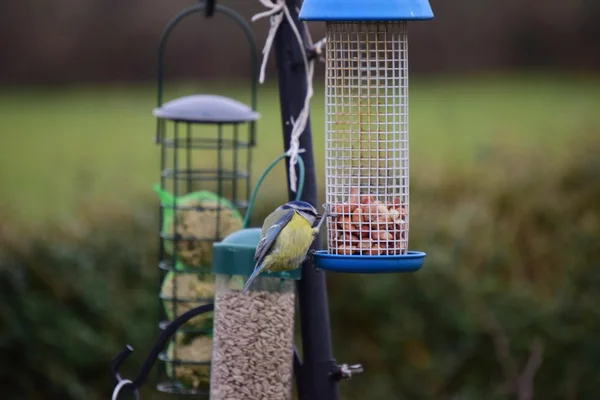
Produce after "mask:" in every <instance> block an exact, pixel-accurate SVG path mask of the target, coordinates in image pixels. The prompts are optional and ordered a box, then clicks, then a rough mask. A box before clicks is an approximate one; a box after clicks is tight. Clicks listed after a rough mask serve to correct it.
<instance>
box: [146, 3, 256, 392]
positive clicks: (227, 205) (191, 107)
mask: <svg viewBox="0 0 600 400" xmlns="http://www.w3.org/2000/svg"><path fill="white" fill-rule="evenodd" d="M212 3H214V2H211V4H209V5H206V4H196V5H194V6H191V7H188V8H186V9H184V10H182V11H181V12H180V13H178V14H177V15H175V16H174V17H173V18H172V19H171V21H170V22H169V23H168V24H167V25H166V27H165V29H164V31H163V33H162V36H161V38H160V42H159V46H158V88H157V98H158V99H157V100H158V101H157V103H158V104H157V106H156V108H154V110H153V115H154V117H155V118H156V136H155V142H156V143H157V144H158V145H159V146H160V183H157V184H156V185H155V187H154V190H155V191H156V192H157V194H158V197H159V199H160V233H159V262H158V266H159V269H160V271H161V273H160V279H161V283H160V288H161V290H160V294H159V298H160V303H161V307H160V311H161V315H160V317H159V318H160V322H159V328H160V329H161V330H162V331H163V332H165V331H166V330H167V329H170V326H171V324H172V323H173V322H174V321H175V320H177V318H179V317H181V316H182V315H186V314H187V313H188V312H191V311H192V310H194V309H195V308H197V307H202V306H208V305H211V304H212V303H213V302H214V296H215V281H214V275H213V274H212V273H211V261H212V251H213V243H215V242H217V241H220V240H223V238H225V237H226V236H227V235H229V234H231V233H233V232H237V231H239V230H240V229H242V227H243V224H244V222H243V220H244V218H243V216H242V210H244V209H246V207H247V206H248V201H249V196H250V167H251V163H252V158H251V156H252V151H251V150H252V148H253V147H254V145H255V143H256V133H255V132H256V121H257V120H258V119H259V117H260V115H259V114H258V113H257V112H256V103H257V101H256V98H257V96H256V86H257V77H258V62H257V58H256V44H255V41H254V35H253V32H252V29H251V27H250V26H249V25H248V23H247V22H246V21H245V20H244V18H243V17H241V16H240V15H239V14H237V13H236V12H234V11H233V10H231V9H229V8H227V7H222V6H219V5H215V4H212ZM207 7H208V8H207ZM213 12H214V14H215V17H216V16H217V15H218V14H224V16H225V17H228V19H232V20H233V22H235V23H236V24H237V25H238V26H239V27H240V28H241V29H242V31H243V33H244V34H245V36H246V38H247V39H248V43H249V47H250V57H251V64H250V68H249V69H250V71H249V72H250V82H249V86H250V96H249V97H250V105H247V104H244V103H242V102H240V101H238V100H234V99H231V98H228V97H224V96H220V95H216V94H202V93H193V94H189V95H186V96H182V97H178V98H174V99H170V100H169V101H167V102H163V97H164V93H163V91H164V82H163V80H164V71H165V65H164V64H165V60H164V59H165V57H164V56H165V48H166V43H167V40H168V39H169V38H170V36H171V33H172V32H173V30H174V28H175V27H176V26H177V25H178V24H179V23H180V22H181V21H182V20H184V19H185V18H187V17H189V16H192V15H196V16H198V17H201V18H202V17H205V16H208V17H212V15H213ZM213 323H214V315H213V312H212V310H211V311H207V312H204V313H201V314H197V315H195V316H194V317H193V318H189V319H188V320H186V321H185V322H184V323H182V324H181V325H180V326H178V327H177V330H176V331H175V332H174V335H173V338H172V340H171V343H170V344H169V345H168V346H167V348H166V349H165V351H163V352H162V353H161V354H159V355H158V359H159V360H161V361H162V362H164V368H162V369H161V371H162V373H163V374H165V375H166V377H161V376H159V383H158V385H157V389H158V390H159V391H162V392H168V393H177V394H188V395H195V396H199V395H204V396H208V393H209V382H210V368H211V355H212V330H213Z"/></svg>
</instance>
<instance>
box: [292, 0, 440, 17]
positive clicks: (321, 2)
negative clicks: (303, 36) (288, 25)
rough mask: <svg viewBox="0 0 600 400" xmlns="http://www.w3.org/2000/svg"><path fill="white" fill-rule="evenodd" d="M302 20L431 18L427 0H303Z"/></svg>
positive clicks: (431, 12)
mask: <svg viewBox="0 0 600 400" xmlns="http://www.w3.org/2000/svg"><path fill="white" fill-rule="evenodd" d="M298 18H299V19H300V20H305V21H417V20H428V19H432V18H433V11H432V10H431V6H430V5H429V1H427V0H304V2H303V4H302V8H301V9H300V14H299V16H298Z"/></svg>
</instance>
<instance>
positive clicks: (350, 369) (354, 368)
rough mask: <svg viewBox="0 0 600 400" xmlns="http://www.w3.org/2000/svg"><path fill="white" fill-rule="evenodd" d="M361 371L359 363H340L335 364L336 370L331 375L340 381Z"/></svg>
mask: <svg viewBox="0 0 600 400" xmlns="http://www.w3.org/2000/svg"><path fill="white" fill-rule="evenodd" d="M363 371H364V370H363V367H362V365H360V364H352V365H348V364H341V365H338V366H337V370H336V371H335V372H334V373H333V374H332V375H333V376H332V377H333V379H335V380H338V381H340V380H342V379H350V378H352V375H353V374H360V373H362V372H363Z"/></svg>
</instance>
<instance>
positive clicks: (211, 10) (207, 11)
mask: <svg viewBox="0 0 600 400" xmlns="http://www.w3.org/2000/svg"><path fill="white" fill-rule="evenodd" d="M216 3H217V0H205V2H204V5H205V8H204V16H205V17H206V18H210V17H212V16H213V15H214V14H215V7H216Z"/></svg>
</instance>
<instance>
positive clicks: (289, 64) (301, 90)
mask: <svg viewBox="0 0 600 400" xmlns="http://www.w3.org/2000/svg"><path fill="white" fill-rule="evenodd" d="M286 2H287V7H288V9H289V11H290V14H291V15H292V16H293V19H294V23H295V25H296V27H297V29H298V31H299V32H300V33H301V35H302V37H303V40H305V39H304V28H303V26H302V24H301V23H300V22H299V20H298V15H297V12H296V7H297V6H299V4H298V1H297V0H286ZM274 47H275V57H276V61H277V72H278V80H279V99H280V104H281V120H282V124H283V140H284V147H285V149H286V151H287V149H288V147H289V143H290V138H291V133H292V124H291V123H290V120H291V118H294V119H295V118H296V117H297V116H298V114H299V112H300V110H302V107H303V106H304V99H305V97H306V90H307V87H306V69H305V67H304V64H303V61H302V53H301V52H303V51H305V47H306V46H302V47H300V46H299V44H298V40H297V39H296V36H295V34H294V32H293V31H292V28H291V26H290V24H289V23H288V21H287V19H284V20H283V22H282V23H281V25H280V27H279V29H278V31H277V35H276V37H275V43H274ZM300 148H301V149H302V148H303V149H305V150H306V152H305V153H302V159H303V160H304V165H305V172H306V175H305V180H304V191H303V195H302V200H304V201H306V202H308V203H311V204H312V205H313V206H315V207H317V209H320V206H319V205H317V182H316V173H315V163H314V156H313V147H312V138H311V129H310V118H309V121H308V123H307V125H306V128H305V130H304V132H303V133H302V135H301V136H300ZM286 171H287V172H288V174H289V164H287V163H286ZM288 187H289V175H288ZM295 197H296V194H295V193H293V192H292V191H291V190H290V191H289V198H290V200H292V199H294V198H295ZM319 236H320V235H319ZM318 248H320V237H317V239H316V240H315V242H314V244H313V249H318ZM298 296H299V303H300V325H301V332H302V358H303V360H302V368H301V374H300V381H301V384H300V385H299V387H298V395H299V397H300V400H308V399H310V400H338V387H337V386H338V385H337V381H336V380H335V379H333V378H332V375H331V374H332V373H333V372H334V371H335V370H336V366H337V365H336V361H335V359H334V358H333V354H332V348H331V347H332V346H331V332H330V325H329V307H328V302H327V288H326V285H325V273H324V272H323V271H316V270H315V268H314V266H313V264H312V262H311V261H307V262H305V263H304V264H303V266H302V279H301V280H300V281H298Z"/></svg>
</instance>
